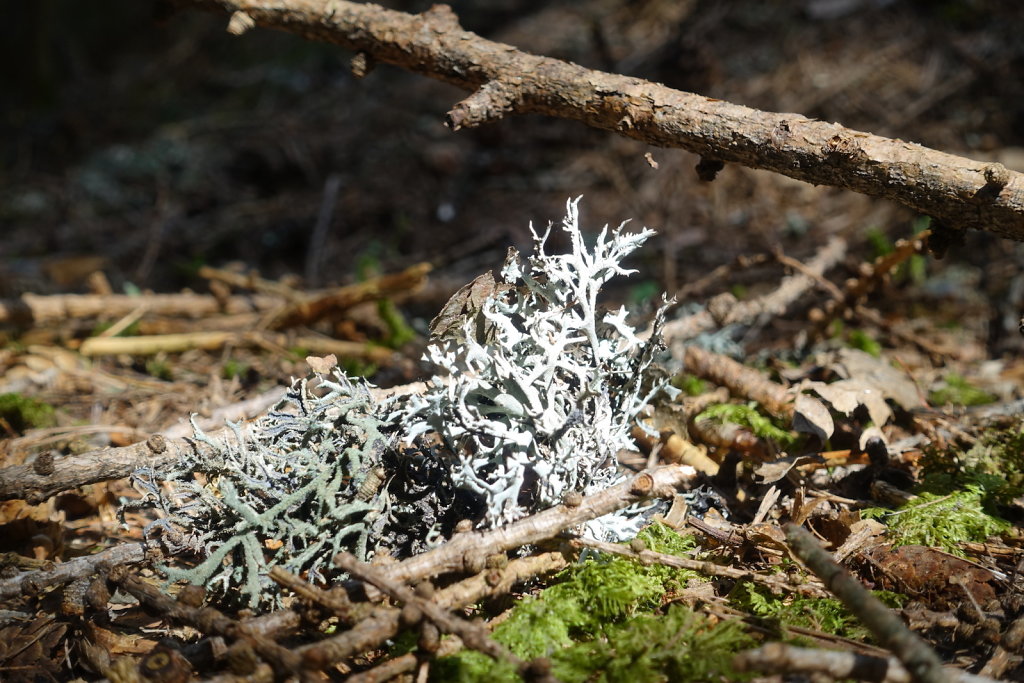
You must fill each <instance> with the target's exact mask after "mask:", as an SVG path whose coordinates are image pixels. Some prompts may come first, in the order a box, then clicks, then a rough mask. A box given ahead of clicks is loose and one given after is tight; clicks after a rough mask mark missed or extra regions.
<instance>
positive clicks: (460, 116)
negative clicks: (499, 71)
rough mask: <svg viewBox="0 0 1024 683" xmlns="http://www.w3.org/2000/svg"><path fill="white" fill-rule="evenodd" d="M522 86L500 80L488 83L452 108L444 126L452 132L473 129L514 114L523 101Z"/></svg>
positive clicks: (446, 116)
mask: <svg viewBox="0 0 1024 683" xmlns="http://www.w3.org/2000/svg"><path fill="white" fill-rule="evenodd" d="M522 90H523V89H522V85H521V84H519V83H511V82H507V81H502V80H495V81H488V82H487V83H484V84H483V85H482V86H481V87H480V88H479V89H478V90H477V91H476V92H474V93H473V94H472V95H470V96H469V97H467V98H465V99H464V100H462V101H461V102H459V103H457V104H456V105H455V106H454V107H452V109H451V111H449V112H448V113H447V114H446V115H445V125H447V126H448V127H449V128H451V129H452V130H453V131H455V130H459V129H460V128H475V127H476V126H479V125H481V124H484V123H489V122H493V121H497V120H499V119H501V118H502V117H504V116H505V114H509V113H514V112H515V111H516V107H517V106H519V105H520V104H521V103H522V101H523V92H522Z"/></svg>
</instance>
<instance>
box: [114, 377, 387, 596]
mask: <svg viewBox="0 0 1024 683" xmlns="http://www.w3.org/2000/svg"><path fill="white" fill-rule="evenodd" d="M318 390H319V393H315V392H313V391H312V390H311V388H310V387H309V383H308V381H307V380H305V379H302V380H298V381H296V382H295V383H294V384H293V386H292V388H291V390H290V391H289V392H288V394H287V395H286V397H285V398H284V400H283V401H282V402H281V404H279V405H278V406H277V408H276V409H275V410H272V411H270V413H268V414H267V415H266V416H265V417H263V418H262V419H260V420H258V421H257V422H256V423H255V424H254V425H253V426H252V427H251V428H250V429H247V430H243V429H242V427H241V426H240V425H231V427H232V430H233V432H234V438H222V439H214V438H211V437H210V436H207V435H206V434H204V433H203V432H202V430H200V429H199V428H198V427H197V426H195V424H194V423H193V430H194V432H195V438H196V439H197V440H198V441H200V442H202V443H204V444H206V445H207V446H209V447H210V449H204V450H205V451H209V450H212V451H213V453H214V455H213V457H208V456H207V455H206V454H203V453H201V452H199V451H197V452H196V453H194V454H189V455H187V456H186V457H185V458H184V459H183V460H182V461H180V462H179V463H178V465H177V467H176V469H174V470H173V471H171V472H155V471H153V470H151V469H148V468H144V469H139V470H137V471H136V472H135V473H134V474H133V476H132V479H133V482H134V483H135V485H136V487H138V488H139V489H141V490H142V491H143V492H144V494H146V498H145V499H144V501H143V502H144V503H148V504H152V505H155V506H156V507H158V508H159V509H160V510H161V511H162V512H163V516H162V518H161V519H159V520H157V521H156V522H154V523H153V524H151V525H150V526H149V528H147V534H151V533H153V532H154V531H157V530H162V531H164V533H163V535H162V538H163V539H164V541H165V542H166V543H167V544H168V545H169V546H171V549H172V550H175V551H176V550H180V549H183V548H191V549H194V550H197V551H199V552H200V553H201V554H202V555H203V556H204V559H203V561H202V562H201V563H199V564H198V565H196V566H195V567H191V568H184V567H180V566H168V567H164V568H163V569H164V572H165V573H166V574H167V577H168V579H169V580H171V581H175V580H187V581H190V582H191V583H194V584H198V585H202V586H204V587H206V589H207V591H208V592H209V594H210V595H211V597H213V598H214V599H215V600H217V601H226V602H233V603H242V604H248V605H249V606H256V605H260V604H263V605H266V604H275V603H276V602H277V598H278V595H279V593H278V589H277V587H276V584H274V583H273V582H272V581H270V579H268V578H267V576H266V573H267V571H268V570H269V568H270V567H273V566H281V567H283V568H285V569H287V570H289V571H291V572H293V573H296V574H303V575H305V576H308V578H309V579H310V581H314V582H316V581H322V580H323V579H325V578H326V575H327V574H328V573H329V571H330V570H331V568H330V566H329V565H330V560H331V558H332V557H333V556H334V555H335V554H336V553H338V552H340V551H342V550H348V551H352V552H356V553H357V554H358V555H359V556H360V557H365V556H366V553H367V548H368V545H369V543H370V535H371V524H372V523H373V522H374V521H378V522H379V521H380V520H381V518H380V509H381V506H382V505H383V501H382V500H381V497H380V496H379V495H378V490H376V489H375V488H374V487H373V486H370V484H373V483H374V482H377V483H378V484H379V483H381V479H380V477H379V473H380V460H381V454H382V453H383V452H384V451H385V449H386V448H387V446H388V444H389V442H390V437H388V436H386V435H385V434H384V433H383V432H382V431H381V427H382V426H383V425H382V423H381V421H380V419H379V418H378V417H377V416H376V415H375V414H374V411H375V410H376V408H377V405H376V403H375V402H374V400H373V398H372V397H371V396H370V394H369V392H368V391H367V389H366V387H365V386H364V385H361V384H357V383H354V382H350V381H349V380H348V379H347V378H345V377H344V375H339V376H336V377H335V378H334V379H331V378H327V377H322V376H321V377H319V383H318ZM165 481H169V482H173V486H172V487H171V488H170V489H165V488H164V487H163V486H162V485H161V483H162V482H165Z"/></svg>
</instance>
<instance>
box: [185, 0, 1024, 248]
mask: <svg viewBox="0 0 1024 683" xmlns="http://www.w3.org/2000/svg"><path fill="white" fill-rule="evenodd" d="M175 3H176V4H178V5H180V6H185V7H189V6H194V7H201V8H204V9H213V10H217V11H221V12H226V13H228V14H231V15H232V26H235V27H241V26H243V25H244V26H245V27H251V26H253V25H258V26H267V27H271V28H277V29H282V30H286V31H290V32H292V33H296V34H298V35H300V36H303V37H305V38H308V39H311V40H320V41H325V42H329V43H334V44H336V45H341V46H343V47H346V48H348V49H351V50H355V51H356V52H357V53H358V54H357V58H358V59H359V64H360V65H361V66H360V68H359V69H358V70H357V73H358V75H365V73H366V71H367V68H368V65H370V64H372V63H374V62H380V63H386V64H395V65H397V66H400V67H403V68H405V69H408V70H410V71H413V72H416V73H420V74H423V75H425V76H428V77H430V78H435V79H438V80H441V81H445V82H447V83H451V84H453V85H455V86H458V87H460V88H462V89H464V90H467V91H470V92H471V93H472V94H471V95H470V96H469V97H467V98H466V99H464V100H462V101H461V102H459V103H458V104H456V105H455V106H454V107H453V108H452V110H451V111H449V112H448V114H447V121H448V125H449V126H450V127H451V128H452V129H453V130H458V129H459V128H463V127H473V126H478V125H481V124H483V123H488V122H493V121H497V120H500V119H501V118H503V117H504V116H506V115H508V114H528V113H535V114H544V115H547V116H554V117H559V118H567V119H573V120H576V121H580V122H582V123H584V124H586V125H588V126H591V127H594V128H599V129H601V130H607V131H613V132H616V133H618V134H619V135H623V136H626V137H630V138H634V139H637V140H641V141H643V142H646V143H649V144H652V145H657V146H659V147H681V148H683V149H687V150H690V151H691V152H695V153H697V154H700V155H701V156H702V157H704V158H705V162H706V163H705V165H710V164H714V163H715V162H718V163H719V164H720V162H725V161H729V162H734V163H738V164H743V165H745V166H749V167H751V168H764V169H768V170H771V171H775V172H776V173H781V174H783V175H787V176H789V177H791V178H796V179H798V180H803V181H806V182H810V183H814V184H817V185H834V186H836V187H843V188H846V189H850V190H854V191H855V192H861V193H864V194H868V195H872V196H875V197H885V198H888V199H893V200H895V201H898V202H900V203H901V204H905V205H906V206H909V207H910V208H912V209H914V210H916V211H920V212H921V213H924V214H927V215H930V216H934V217H935V218H937V219H938V220H939V221H941V222H942V223H944V224H946V225H948V226H950V227H954V228H957V229H962V228H973V229H977V230H988V231H990V232H994V233H996V234H999V235H1003V236H1005V237H1011V238H1013V239H1017V240H1024V174H1021V173H1017V172H1015V171H1010V170H1008V169H1006V168H1005V167H1004V166H1003V165H1002V164H997V163H986V162H981V161H972V160H970V159H965V158H963V157H958V156H955V155H952V154H946V153H944V152H939V151H936V150H933V149H928V148H927V147H922V146H921V145H916V144H913V143H909V142H904V141H902V140H893V139H890V138H884V137H880V136H877V135H871V134H869V133H864V132H860V131H856V130H851V129H849V128H844V127H843V126H841V125H839V124H835V123H826V122H824V121H815V120H813V119H808V118H806V117H804V116H800V115H798V114H780V113H772V112H763V111H758V110H756V109H750V108H748V107H743V106H739V105H735V104H730V103H729V102H722V101H721V100H716V99H713V98H710V97H704V96H702V95H696V94H693V93H687V92H682V91H679V90H673V89H671V88H667V87H665V86H663V85H658V84H656V83H651V82H649V81H644V80H641V79H639V78H631V77H627V76H621V75H616V74H608V73H603V72H600V71H593V70H590V69H586V68H584V67H582V66H579V65H577V64H571V63H568V62H563V61H560V60H557V59H551V58H547V57H538V56H536V55H531V54H527V53H524V52H521V51H519V50H517V49H515V48H514V47H513V46H511V45H506V44H503V43H496V42H493V41H490V40H485V39H483V38H481V37H480V36H478V35H476V34H474V33H471V32H469V31H465V30H463V29H462V27H461V26H460V25H459V21H458V18H457V17H456V16H455V14H454V13H453V12H452V11H451V8H449V7H448V6H447V5H434V6H433V7H431V8H430V9H429V10H427V11H426V12H423V13H422V14H416V15H413V14H405V13H402V12H395V11H391V10H386V9H384V8H382V7H380V6H378V5H372V4H361V3H355V2H344V1H343V0H175ZM234 32H236V33H239V32H244V28H243V29H242V30H241V31H238V30H236V31H234Z"/></svg>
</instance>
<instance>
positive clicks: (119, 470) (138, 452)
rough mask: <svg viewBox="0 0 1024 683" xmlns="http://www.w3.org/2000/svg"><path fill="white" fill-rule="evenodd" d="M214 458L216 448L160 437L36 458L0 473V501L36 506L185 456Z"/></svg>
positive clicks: (161, 466)
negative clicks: (188, 453) (62, 494)
mask: <svg viewBox="0 0 1024 683" xmlns="http://www.w3.org/2000/svg"><path fill="white" fill-rule="evenodd" d="M186 451H196V452H198V453H199V454H200V455H201V456H203V457H213V455H214V451H213V448H212V447H210V446H209V445H207V444H205V443H202V442H200V441H196V440H194V439H167V438H164V437H163V436H161V435H159V434H155V435H153V436H151V437H150V438H149V439H148V440H146V441H140V442H139V443H136V444H132V445H131V446H124V447H123V448H103V449H100V450H96V451H89V452H88V453H83V454H82V455H67V456H63V457H59V458H55V459H50V460H49V462H46V461H45V460H40V459H39V458H37V459H36V462H34V463H33V464H31V465H12V466H10V467H5V468H4V469H2V470H0V500H11V499H15V498H20V499H22V500H25V501H27V502H29V503H32V504H33V505H34V504H36V503H41V502H43V501H44V500H46V499H47V498H49V497H50V496H55V495H57V494H58V493H61V492H62V491H67V490H68V489H73V488H75V487H77V486H84V485H85V484H95V483H96V482H98V481H108V480H110V479H120V478H121V477H127V476H128V475H129V474H131V473H132V472H134V471H135V470H136V469H138V468H140V467H150V468H153V469H155V470H159V469H161V468H163V467H170V466H172V465H174V464H175V463H177V462H178V461H179V460H180V459H181V457H182V453H184V452H186Z"/></svg>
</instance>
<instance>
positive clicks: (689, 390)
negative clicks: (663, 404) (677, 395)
mask: <svg viewBox="0 0 1024 683" xmlns="http://www.w3.org/2000/svg"><path fill="white" fill-rule="evenodd" d="M672 386H674V387H675V388H676V389H679V390H680V391H682V392H683V393H684V394H686V395H687V396H700V395H701V394H705V393H707V391H708V387H709V386H710V385H709V384H708V383H707V382H705V381H704V380H702V379H701V378H700V377H697V376H696V375H688V374H685V373H683V374H679V375H676V376H675V377H673V378H672Z"/></svg>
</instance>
